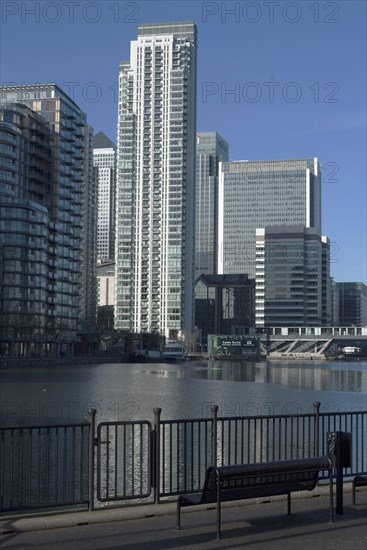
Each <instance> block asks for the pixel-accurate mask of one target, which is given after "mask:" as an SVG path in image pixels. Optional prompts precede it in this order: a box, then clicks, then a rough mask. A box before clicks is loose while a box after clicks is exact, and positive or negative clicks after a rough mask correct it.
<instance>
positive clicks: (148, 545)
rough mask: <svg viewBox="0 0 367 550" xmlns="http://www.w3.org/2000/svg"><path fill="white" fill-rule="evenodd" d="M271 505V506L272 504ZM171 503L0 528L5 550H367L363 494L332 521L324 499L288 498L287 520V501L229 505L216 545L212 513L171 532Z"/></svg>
mask: <svg viewBox="0 0 367 550" xmlns="http://www.w3.org/2000/svg"><path fill="white" fill-rule="evenodd" d="M269 500H271V502H269ZM175 511H176V507H175V504H174V503H165V504H159V505H144V506H131V507H126V508H114V509H109V510H97V511H94V512H72V513H62V514H60V513H58V514H43V515H42V516H37V517H22V518H15V517H14V516H13V517H7V518H4V517H3V519H2V520H1V522H0V533H2V534H0V543H1V545H2V547H3V548H13V549H14V548H19V549H20V548H22V549H26V548H37V549H39V550H43V549H44V550H46V549H47V550H48V549H50V548H51V549H52V550H62V549H66V548H67V549H69V550H74V549H75V550H87V549H88V550H91V549H118V548H119V549H120V548H121V549H129V550H145V549H146V550H148V549H149V550H168V549H170V550H173V549H178V548H192V549H215V548H218V549H220V548H227V549H241V548H245V549H246V548H247V549H250V550H252V549H256V550H262V549H265V550H295V549H300V550H303V549H307V550H309V549H312V550H366V549H367V491H366V490H361V491H360V492H358V494H357V504H356V505H355V506H353V505H352V498H351V494H350V493H346V494H345V495H344V513H343V515H335V522H334V523H331V522H329V504H328V499H327V496H326V494H323V493H322V492H321V493H319V494H318V496H311V497H310V496H309V497H307V498H295V497H294V498H293V499H292V515H291V516H287V515H286V511H287V504H286V500H284V499H278V498H276V499H268V502H261V501H260V500H259V499H257V500H256V499H253V500H250V501H242V502H241V503H240V504H239V503H237V504H234V503H228V504H224V505H223V510H222V540H221V541H216V513H215V507H214V506H206V507H196V508H191V509H190V508H189V509H184V510H183V511H182V530H181V531H177V530H176V517H175Z"/></svg>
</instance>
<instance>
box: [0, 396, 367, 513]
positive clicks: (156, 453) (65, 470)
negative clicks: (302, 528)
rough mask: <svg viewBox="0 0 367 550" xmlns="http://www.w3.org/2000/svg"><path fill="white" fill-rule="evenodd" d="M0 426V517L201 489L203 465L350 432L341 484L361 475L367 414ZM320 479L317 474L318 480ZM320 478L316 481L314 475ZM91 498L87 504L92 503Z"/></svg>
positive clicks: (296, 451) (301, 454) (272, 454)
mask: <svg viewBox="0 0 367 550" xmlns="http://www.w3.org/2000/svg"><path fill="white" fill-rule="evenodd" d="M95 412H96V411H91V415H90V419H89V422H86V423H82V424H75V425H68V426H62V425H57V426H25V427H10V428H0V511H11V510H22V509H31V508H42V507H46V506H52V507H54V506H67V505H75V504H84V505H88V507H89V509H93V508H94V506H95V505H96V504H97V503H98V502H112V501H120V502H121V501H126V502H131V500H133V499H135V500H139V501H144V502H151V501H153V500H154V502H156V503H158V502H159V501H160V499H165V498H167V497H172V496H175V495H179V494H181V493H189V492H195V491H199V490H201V489H202V486H203V483H204V479H205V473H206V470H207V468H208V467H209V466H213V465H218V466H225V465H230V464H247V463H252V462H270V461H280V460H289V459H294V458H308V457H318V456H323V455H326V454H327V453H328V448H327V434H328V433H329V432H349V433H351V434H352V462H351V466H350V467H348V468H344V469H343V476H344V478H350V477H352V476H354V475H357V474H366V473H367V429H366V428H367V411H352V412H333V413H320V404H319V403H315V404H314V410H313V412H312V413H310V414H295V415H278V416H277V415H268V416H246V417H218V406H216V405H212V406H211V417H210V418H196V419H190V420H188V419H181V420H162V419H161V409H154V421H153V423H150V422H149V421H147V420H143V421H136V422H132V421H131V422H102V423H100V424H99V425H98V426H97V427H96V426H95ZM325 475H326V474H325ZM321 477H322V476H321ZM95 499H96V500H95Z"/></svg>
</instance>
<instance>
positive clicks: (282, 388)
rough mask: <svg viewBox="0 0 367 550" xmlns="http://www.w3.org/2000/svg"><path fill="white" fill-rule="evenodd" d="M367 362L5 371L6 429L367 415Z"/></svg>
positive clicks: (1, 416)
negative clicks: (216, 416) (158, 411)
mask: <svg viewBox="0 0 367 550" xmlns="http://www.w3.org/2000/svg"><path fill="white" fill-rule="evenodd" d="M366 393H367V361H351V362H331V361H330V362H319V363H317V362H315V361H309V362H307V363H306V362H304V363H300V362H297V363H295V362H294V363H291V362H287V363H281V362H276V363H275V362H274V363H266V362H262V363H241V362H227V361H209V362H200V363H196V362H192V363H191V362H185V363H182V364H177V365H176V364H163V363H155V364H153V363H151V364H149V363H145V364H101V365H79V366H73V367H71V366H68V367H50V368H30V369H25V368H20V369H14V368H12V369H0V425H7V426H9V425H19V424H37V425H38V424H40V423H44V424H50V423H51V424H56V423H71V422H79V421H81V420H85V419H86V418H87V416H88V411H89V410H90V409H91V408H92V407H93V408H96V409H97V421H101V420H103V421H121V420H143V419H147V420H149V421H151V420H152V419H153V408H154V407H160V408H162V418H165V419H174V418H176V419H177V418H203V417H205V418H206V417H208V415H209V416H210V404H213V403H216V404H218V405H219V408H220V410H219V412H220V414H221V415H222V416H235V415H246V414H257V415H261V414H283V413H285V412H287V413H289V414H291V413H308V412H311V411H312V403H313V402H314V401H320V402H321V411H336V410H343V411H348V410H366V409H367V397H366Z"/></svg>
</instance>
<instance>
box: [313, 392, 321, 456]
mask: <svg viewBox="0 0 367 550" xmlns="http://www.w3.org/2000/svg"><path fill="white" fill-rule="evenodd" d="M320 405H321V403H320V402H319V401H315V402H314V404H313V412H314V415H315V445H314V447H315V456H320Z"/></svg>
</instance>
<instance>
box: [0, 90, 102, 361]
mask: <svg viewBox="0 0 367 550" xmlns="http://www.w3.org/2000/svg"><path fill="white" fill-rule="evenodd" d="M0 93H1V96H0V108H1V119H0V125H1V134H0V152H1V159H2V161H1V162H2V169H1V171H0V208H1V221H2V225H1V233H0V241H1V242H0V245H1V247H0V250H1V252H0V255H1V260H0V261H1V270H2V277H3V281H2V282H3V287H2V291H1V302H2V303H1V316H2V319H1V323H0V324H1V327H2V335H1V338H2V346H3V348H6V352H7V353H10V354H13V355H21V354H22V355H29V354H35V353H36V354H39V353H41V352H42V353H46V352H47V353H53V354H54V353H61V354H68V355H71V354H72V353H73V344H74V342H75V340H76V336H77V330H78V326H79V322H80V321H81V320H88V319H90V318H92V316H94V318H95V311H96V292H95V284H96V283H95V276H94V274H95V251H94V227H95V223H94V221H95V208H94V202H95V201H94V199H95V197H94V178H93V166H92V142H91V138H92V130H91V128H90V126H89V125H88V124H87V121H86V115H85V114H84V113H83V112H82V111H81V110H80V109H79V107H78V106H77V105H76V104H75V103H74V102H73V101H72V100H71V99H70V98H69V97H68V96H67V95H66V94H65V93H64V92H63V91H62V90H60V88H58V87H57V86H56V85H54V84H45V85H34V86H6V87H3V88H0Z"/></svg>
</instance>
